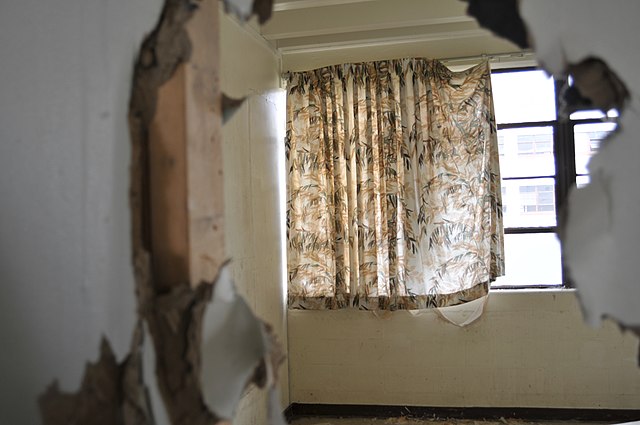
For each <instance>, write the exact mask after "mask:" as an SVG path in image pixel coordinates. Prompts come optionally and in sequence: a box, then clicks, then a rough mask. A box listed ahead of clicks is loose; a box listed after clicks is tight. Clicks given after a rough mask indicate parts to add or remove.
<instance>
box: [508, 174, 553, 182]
mask: <svg viewBox="0 0 640 425" xmlns="http://www.w3.org/2000/svg"><path fill="white" fill-rule="evenodd" d="M555 178H556V176H555V175H548V176H525V177H502V181H509V180H536V179H555Z"/></svg>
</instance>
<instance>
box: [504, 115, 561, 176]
mask: <svg viewBox="0 0 640 425" xmlns="http://www.w3.org/2000/svg"><path fill="white" fill-rule="evenodd" d="M498 140H502V144H500V143H499V146H498V148H499V149H501V151H500V174H501V175H502V177H536V176H553V175H555V174H556V163H555V159H554V156H553V127H524V128H510V129H505V130H498Z"/></svg>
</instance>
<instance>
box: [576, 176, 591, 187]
mask: <svg viewBox="0 0 640 425" xmlns="http://www.w3.org/2000/svg"><path fill="white" fill-rule="evenodd" d="M590 182H591V179H590V178H589V176H576V186H577V187H578V189H581V188H583V187H585V186H586V185H588V184H589V183H590Z"/></svg>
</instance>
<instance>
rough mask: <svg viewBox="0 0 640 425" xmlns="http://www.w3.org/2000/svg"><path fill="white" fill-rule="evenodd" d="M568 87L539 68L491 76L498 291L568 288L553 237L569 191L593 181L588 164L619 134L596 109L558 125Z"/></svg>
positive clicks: (573, 115)
mask: <svg viewBox="0 0 640 425" xmlns="http://www.w3.org/2000/svg"><path fill="white" fill-rule="evenodd" d="M562 84H566V82H563V81H554V79H553V78H551V77H548V76H547V75H546V74H545V73H544V72H543V71H541V70H537V69H531V68H527V69H517V70H500V71H494V72H493V73H492V85H493V93H494V104H495V110H496V120H497V124H498V148H499V150H500V168H501V174H502V203H503V213H504V225H505V259H506V275H505V276H503V277H500V278H499V279H498V280H496V282H495V283H494V284H493V287H498V288H500V287H502V288H504V287H548V286H562V285H564V284H565V283H566V282H565V280H564V277H563V272H562V261H561V257H562V253H561V249H560V242H559V241H558V239H557V237H556V235H555V232H556V226H557V222H558V218H557V217H558V212H559V206H560V205H561V204H562V200H564V199H565V197H566V195H567V191H568V190H569V187H571V186H573V185H574V184H577V186H578V187H581V186H584V185H586V184H587V183H588V182H589V175H588V169H587V165H588V163H589V160H590V159H591V157H592V156H593V155H594V154H595V152H597V150H598V148H599V146H600V143H601V142H602V140H603V139H604V138H605V137H606V136H607V135H608V134H609V133H610V132H611V131H613V130H614V129H615V123H613V122H605V121H603V119H605V118H607V117H609V118H612V117H616V116H617V114H616V113H615V111H610V112H609V113H608V114H607V117H605V115H604V114H602V113H600V112H598V111H580V112H575V113H573V114H571V116H570V117H569V119H560V118H559V117H558V111H557V107H556V105H558V101H557V95H556V93H558V92H559V91H560V90H559V88H560V87H561V86H562Z"/></svg>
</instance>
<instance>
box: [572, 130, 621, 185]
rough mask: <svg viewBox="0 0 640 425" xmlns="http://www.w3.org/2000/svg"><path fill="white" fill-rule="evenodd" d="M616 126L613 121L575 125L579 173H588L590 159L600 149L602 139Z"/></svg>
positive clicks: (577, 168)
mask: <svg viewBox="0 0 640 425" xmlns="http://www.w3.org/2000/svg"><path fill="white" fill-rule="evenodd" d="M615 128H616V124H615V123H612V122H602V123H595V124H577V125H575V126H574V127H573V132H574V137H575V141H576V172H577V173H578V174H587V173H588V170H587V165H588V164H589V160H590V159H591V157H592V156H593V155H594V154H595V153H596V152H597V151H598V148H599V147H600V143H601V142H602V140H604V139H605V137H607V135H608V134H609V133H611V132H612V131H613V130H615Z"/></svg>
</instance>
